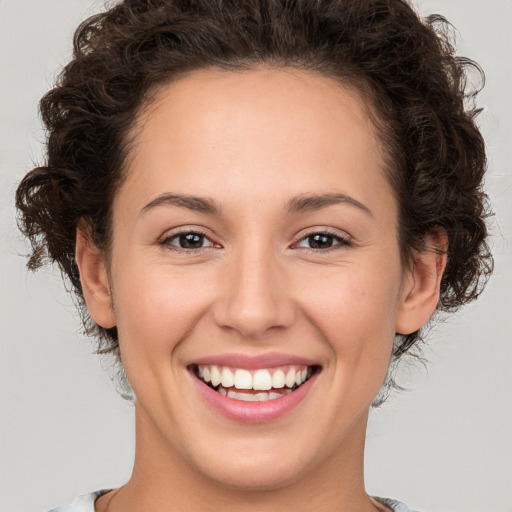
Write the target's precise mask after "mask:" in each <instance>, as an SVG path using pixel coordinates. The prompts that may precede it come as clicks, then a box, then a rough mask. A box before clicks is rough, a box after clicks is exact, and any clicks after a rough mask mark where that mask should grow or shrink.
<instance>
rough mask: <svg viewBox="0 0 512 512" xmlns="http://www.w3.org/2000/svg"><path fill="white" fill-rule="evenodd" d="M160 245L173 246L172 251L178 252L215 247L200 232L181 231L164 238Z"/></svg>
mask: <svg viewBox="0 0 512 512" xmlns="http://www.w3.org/2000/svg"><path fill="white" fill-rule="evenodd" d="M160 245H165V246H171V248H172V249H174V248H176V249H177V250H179V249H183V250H194V249H204V248H207V247H214V246H215V244H214V243H213V242H212V241H211V240H210V239H209V238H208V237H207V236H206V235H205V234H204V233H201V232H200V231H181V232H179V233H173V234H172V235H169V236H167V237H166V238H164V239H163V240H162V241H161V242H160Z"/></svg>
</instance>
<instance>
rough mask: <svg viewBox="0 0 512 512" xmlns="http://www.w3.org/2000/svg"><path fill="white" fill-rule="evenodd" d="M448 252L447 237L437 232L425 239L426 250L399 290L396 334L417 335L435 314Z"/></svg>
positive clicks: (419, 254) (416, 257)
mask: <svg viewBox="0 0 512 512" xmlns="http://www.w3.org/2000/svg"><path fill="white" fill-rule="evenodd" d="M447 249H448V236H447V235H446V232H445V231H444V230H441V229H439V230H438V231H436V232H435V233H432V234H430V235H428V237H427V242H426V247H425V249H424V250H422V251H421V252H419V253H417V254H416V255H415V257H414V263H413V266H412V268H411V270H410V271H408V273H407V275H406V276H405V278H404V285H403V287H402V294H401V297H400V304H399V309H398V314H397V320H396V326H395V331H396V332H397V333H398V334H410V333H412V332H415V331H417V330H418V329H420V327H422V326H423V325H424V324H425V323H426V322H427V321H428V320H429V318H430V317H431V316H432V315H433V313H434V312H435V310H436V308H437V305H438V303H439V295H440V288H441V279H442V277H443V272H444V270H445V268H446V262H447Z"/></svg>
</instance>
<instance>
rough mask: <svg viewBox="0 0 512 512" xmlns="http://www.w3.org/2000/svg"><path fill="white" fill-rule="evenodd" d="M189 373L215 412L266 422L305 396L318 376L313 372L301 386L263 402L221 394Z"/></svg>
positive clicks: (236, 417)
mask: <svg viewBox="0 0 512 512" xmlns="http://www.w3.org/2000/svg"><path fill="white" fill-rule="evenodd" d="M208 361H210V360H208ZM223 361H225V359H223ZM200 364H203V363H200ZM211 364H215V363H211ZM238 367H240V366H238ZM190 375H191V378H192V379H193V382H194V385H195V386H196V388H197V390H198V392H199V394H200V395H201V396H202V398H203V399H204V400H205V401H206V403H207V404H208V405H209V406H210V407H211V408H212V409H213V410H214V411H215V412H216V413H218V414H220V415H221V416H224V417H226V418H228V419H229V420H231V421H236V422H239V423H267V422H271V421H273V420H276V419H278V418H280V417H281V416H283V415H285V414H286V413H288V412H289V411H291V410H292V409H294V408H295V407H296V406H297V405H299V404H300V403H301V402H302V400H304V398H306V396H307V394H308V393H309V391H310V390H311V387H312V386H313V384H314V383H315V381H316V379H317V377H318V373H315V374H314V375H312V376H311V378H310V379H308V380H307V381H306V382H305V383H304V384H302V386H299V387H298V388H297V389H296V390H295V391H293V392H292V393H289V394H287V395H284V396H282V397H280V398H275V399H274V400H267V401H265V402H244V401H243V400H236V399H234V398H228V397H227V396H223V395H221V394H220V393H217V391H215V390H214V389H212V388H211V387H209V386H208V385H206V384H205V383H204V382H203V381H202V380H200V379H198V378H197V377H196V376H195V375H194V374H193V373H192V372H190Z"/></svg>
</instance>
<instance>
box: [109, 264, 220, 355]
mask: <svg viewBox="0 0 512 512" xmlns="http://www.w3.org/2000/svg"><path fill="white" fill-rule="evenodd" d="M123 266H124V267H127V268H125V270H124V271H123V269H122V268H120V269H119V273H118V276H117V279H116V278H114V283H115V288H114V307H115V309H116V318H117V323H118V332H119V338H120V340H121V344H122V345H125V346H126V345H135V346H134V347H133V350H136V351H138V352H141V351H143V350H144V349H145V348H151V351H147V352H148V355H149V356H151V354H155V355H156V354H157V353H160V352H162V351H168V350H169V349H172V348H173V347H174V346H176V345H178V344H179V342H180V341H181V340H182V339H184V338H186V336H187V334H188V333H189V332H190V331H191V330H192V329H193V328H194V326H195V325H196V324H197V322H198V319H199V318H200V317H201V315H202V313H203V312H204V311H205V309H206V308H207V307H208V303H209V300H210V299H209V296H210V293H209V290H210V288H211V287H210V286H208V281H205V276H204V275H203V273H201V272H196V273H194V272H177V271H176V270H174V269H172V268H170V267H168V266H152V265H151V264H147V263H146V264H144V265H139V266H135V265H134V266H130V264H129V263H128V262H125V264H123ZM129 267H131V268H130V272H128V271H127V270H128V268H129ZM134 269H138V270H134Z"/></svg>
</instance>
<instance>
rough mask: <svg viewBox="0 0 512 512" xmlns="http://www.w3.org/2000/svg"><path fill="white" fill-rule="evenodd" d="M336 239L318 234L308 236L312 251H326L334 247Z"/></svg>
mask: <svg viewBox="0 0 512 512" xmlns="http://www.w3.org/2000/svg"><path fill="white" fill-rule="evenodd" d="M333 242H334V237H332V236H331V235H324V234H316V235H311V236H308V243H309V247H311V249H326V248H327V247H332V244H333Z"/></svg>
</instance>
